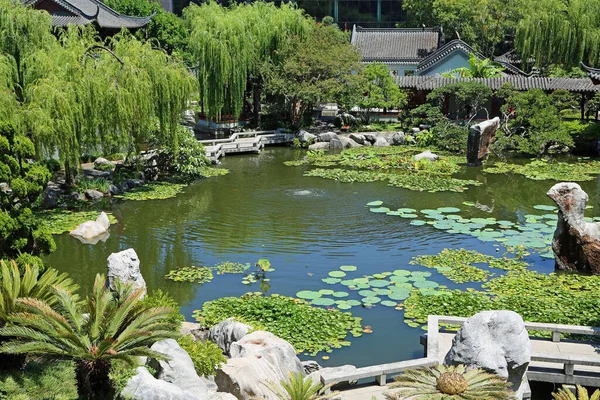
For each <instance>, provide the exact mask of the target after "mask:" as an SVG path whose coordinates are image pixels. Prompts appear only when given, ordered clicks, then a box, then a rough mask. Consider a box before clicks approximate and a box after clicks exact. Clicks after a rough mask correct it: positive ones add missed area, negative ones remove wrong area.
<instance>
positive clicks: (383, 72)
mask: <svg viewBox="0 0 600 400" xmlns="http://www.w3.org/2000/svg"><path fill="white" fill-rule="evenodd" d="M360 77H361V78H362V79H363V85H364V86H363V88H362V92H363V93H364V95H363V97H362V99H361V100H360V101H359V102H358V106H359V107H360V108H362V109H363V110H364V113H363V116H364V119H365V122H366V123H367V124H368V123H369V121H370V114H371V110H372V109H374V108H383V109H388V108H394V109H400V108H402V107H404V106H405V105H406V103H407V95H406V93H404V92H403V91H401V90H400V88H399V87H398V85H397V84H396V82H395V80H394V78H393V77H392V75H391V74H390V69H389V68H388V66H387V65H385V64H382V63H369V64H367V65H366V66H365V67H364V68H363V69H362V70H361V71H360Z"/></svg>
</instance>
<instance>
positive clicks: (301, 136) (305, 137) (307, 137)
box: [296, 130, 316, 143]
mask: <svg viewBox="0 0 600 400" xmlns="http://www.w3.org/2000/svg"><path fill="white" fill-rule="evenodd" d="M296 137H297V138H298V140H299V141H300V143H314V141H315V138H316V136H315V135H313V134H312V133H308V132H306V131H305V130H300V131H298V133H297V134H296Z"/></svg>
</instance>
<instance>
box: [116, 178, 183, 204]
mask: <svg viewBox="0 0 600 400" xmlns="http://www.w3.org/2000/svg"><path fill="white" fill-rule="evenodd" d="M186 186H187V185H186V184H183V183H172V182H152V183H147V184H145V185H143V186H138V187H136V188H133V189H131V190H130V191H128V192H126V193H124V194H120V195H117V196H115V197H119V198H121V199H123V200H136V201H141V200H164V199H169V198H172V197H175V196H177V195H178V194H179V193H181V192H183V189H184V188H185V187H186Z"/></svg>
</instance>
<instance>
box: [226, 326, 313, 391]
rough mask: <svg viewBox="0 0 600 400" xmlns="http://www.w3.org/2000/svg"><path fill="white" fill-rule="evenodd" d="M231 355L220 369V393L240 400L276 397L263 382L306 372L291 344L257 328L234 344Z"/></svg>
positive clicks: (276, 381) (279, 379)
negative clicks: (229, 394) (231, 395)
mask: <svg viewBox="0 0 600 400" xmlns="http://www.w3.org/2000/svg"><path fill="white" fill-rule="evenodd" d="M230 353H231V358H230V359H229V360H227V364H225V365H223V366H222V367H221V368H220V369H218V370H217V374H216V376H215V382H216V384H217V386H218V388H219V391H221V392H227V393H231V394H233V395H234V396H235V397H236V398H238V399H240V400H246V399H252V398H254V397H258V398H264V399H266V400H277V398H276V397H275V396H274V395H273V393H271V391H270V390H269V389H267V388H266V387H265V386H264V384H263V383H261V382H264V381H270V382H274V383H279V382H280V381H281V380H283V379H287V377H288V375H289V373H290V372H291V373H298V372H303V367H302V363H301V362H300V360H299V359H298V357H296V352H295V350H294V348H293V347H292V345H290V344H289V343H288V342H286V341H285V340H283V339H281V338H278V337H277V336H275V335H273V334H272V333H270V332H265V331H256V332H252V333H251V334H249V335H246V336H244V337H243V338H242V339H241V340H239V341H237V342H235V343H233V344H232V345H231V348H230Z"/></svg>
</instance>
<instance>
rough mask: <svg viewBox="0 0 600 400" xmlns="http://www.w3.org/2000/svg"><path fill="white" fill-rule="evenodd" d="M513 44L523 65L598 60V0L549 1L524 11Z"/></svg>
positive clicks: (575, 63) (599, 37) (599, 6)
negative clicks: (542, 5)
mask: <svg viewBox="0 0 600 400" xmlns="http://www.w3.org/2000/svg"><path fill="white" fill-rule="evenodd" d="M515 45H516V48H517V50H518V52H519V54H520V55H521V57H522V60H523V61H524V62H525V63H526V64H532V63H534V64H535V65H536V66H540V67H545V66H547V65H549V64H564V65H565V66H577V65H578V63H579V62H581V61H583V62H584V63H586V64H588V65H598V63H599V62H600V59H599V57H600V0H570V1H567V2H563V1H550V2H549V3H547V4H546V7H545V8H543V9H536V10H535V12H533V11H532V12H527V13H525V15H524V17H523V18H522V19H521V21H520V22H519V24H518V26H517V32H516V37H515Z"/></svg>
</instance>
